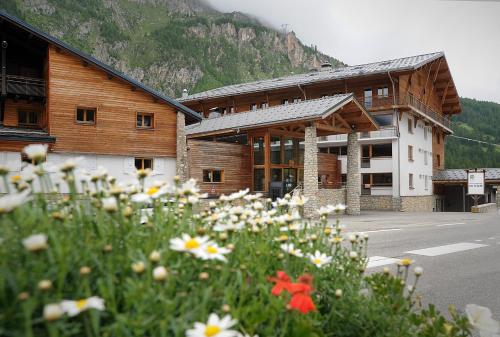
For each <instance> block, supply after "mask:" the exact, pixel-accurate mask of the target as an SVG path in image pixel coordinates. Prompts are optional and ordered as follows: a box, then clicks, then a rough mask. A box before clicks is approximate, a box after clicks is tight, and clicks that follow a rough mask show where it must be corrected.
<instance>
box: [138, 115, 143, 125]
mask: <svg viewBox="0 0 500 337" xmlns="http://www.w3.org/2000/svg"><path fill="white" fill-rule="evenodd" d="M137 126H139V127H141V126H142V114H137Z"/></svg>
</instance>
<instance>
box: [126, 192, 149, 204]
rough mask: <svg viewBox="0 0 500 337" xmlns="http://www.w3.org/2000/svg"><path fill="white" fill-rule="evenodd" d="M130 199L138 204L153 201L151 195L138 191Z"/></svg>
mask: <svg viewBox="0 0 500 337" xmlns="http://www.w3.org/2000/svg"><path fill="white" fill-rule="evenodd" d="M130 200H131V201H132V202H133V203H136V204H144V203H149V202H151V197H150V196H149V195H147V194H146V193H136V194H133V195H132V197H131V198H130Z"/></svg>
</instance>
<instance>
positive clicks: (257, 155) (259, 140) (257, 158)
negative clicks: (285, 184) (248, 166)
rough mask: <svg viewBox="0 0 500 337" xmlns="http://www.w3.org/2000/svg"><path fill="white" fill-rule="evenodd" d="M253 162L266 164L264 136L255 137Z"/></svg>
mask: <svg viewBox="0 0 500 337" xmlns="http://www.w3.org/2000/svg"><path fill="white" fill-rule="evenodd" d="M253 163H254V165H264V137H256V138H254V139H253ZM256 191H261V190H256Z"/></svg>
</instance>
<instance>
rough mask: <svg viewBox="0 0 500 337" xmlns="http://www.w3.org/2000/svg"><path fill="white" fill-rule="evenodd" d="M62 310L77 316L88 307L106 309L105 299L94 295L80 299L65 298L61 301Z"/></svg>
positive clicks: (69, 314)
mask: <svg viewBox="0 0 500 337" xmlns="http://www.w3.org/2000/svg"><path fill="white" fill-rule="evenodd" d="M60 305H61V308H62V310H63V311H64V312H65V313H66V314H68V316H70V317H72V316H76V315H78V314H79V313H81V312H82V311H85V310H88V309H96V310H100V311H102V310H104V300H103V299H102V298H100V297H97V296H92V297H89V298H86V299H81V300H78V301H70V300H64V301H61V303H60Z"/></svg>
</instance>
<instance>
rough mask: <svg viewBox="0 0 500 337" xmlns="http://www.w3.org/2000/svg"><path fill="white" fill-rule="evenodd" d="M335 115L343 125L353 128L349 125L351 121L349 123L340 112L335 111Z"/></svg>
mask: <svg viewBox="0 0 500 337" xmlns="http://www.w3.org/2000/svg"><path fill="white" fill-rule="evenodd" d="M333 117H334V118H336V119H338V121H339V122H340V124H342V125H343V126H345V127H346V128H347V129H349V130H352V128H351V126H350V125H349V123H347V122H346V120H345V119H344V118H342V116H340V114H339V113H335V114H334V115H333Z"/></svg>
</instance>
